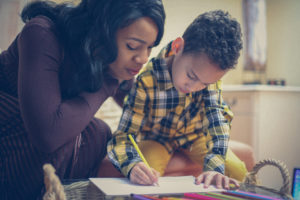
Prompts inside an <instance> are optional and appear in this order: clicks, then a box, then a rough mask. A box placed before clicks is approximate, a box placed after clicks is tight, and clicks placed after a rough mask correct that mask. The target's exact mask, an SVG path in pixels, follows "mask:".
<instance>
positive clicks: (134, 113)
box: [107, 48, 233, 176]
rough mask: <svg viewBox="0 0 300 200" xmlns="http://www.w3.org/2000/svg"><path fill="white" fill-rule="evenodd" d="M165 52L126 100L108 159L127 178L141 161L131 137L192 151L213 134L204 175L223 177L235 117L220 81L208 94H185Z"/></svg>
mask: <svg viewBox="0 0 300 200" xmlns="http://www.w3.org/2000/svg"><path fill="white" fill-rule="evenodd" d="M166 56H169V52H168V50H167V48H165V49H164V50H163V51H162V52H161V53H160V55H159V56H158V57H157V58H153V59H152V60H151V61H150V62H149V63H148V64H147V66H146V67H145V68H144V70H143V71H142V72H141V73H140V74H139V76H138V77H137V80H136V82H135V84H134V86H133V88H132V89H131V91H130V94H129V96H128V99H127V100H126V102H125V105H124V109H123V114H122V117H121V120H120V123H119V127H118V129H117V131H116V132H115V133H114V135H113V138H112V139H111V140H110V141H109V143H108V146H107V150H108V156H109V158H110V160H111V161H112V163H113V164H114V166H115V167H116V168H117V169H119V170H120V171H121V172H122V173H123V174H124V175H125V176H128V175H129V172H130V170H131V168H132V167H133V166H134V165H135V164H136V163H138V162H141V161H142V160H141V158H140V157H139V155H138V153H137V151H136V150H135V149H134V147H133V145H132V143H131V142H130V140H129V138H128V134H131V135H133V136H134V137H136V140H137V141H139V140H155V141H157V142H159V143H161V144H162V145H164V146H165V147H166V149H167V150H168V151H169V152H170V153H173V152H174V151H175V150H176V149H178V148H189V146H190V145H191V144H192V143H193V141H194V140H196V139H197V138H199V137H202V136H203V135H207V134H209V135H210V136H211V137H212V140H211V141H208V143H207V146H208V147H210V148H209V152H208V154H207V155H206V156H205V159H204V168H203V169H204V171H209V170H210V171H211V170H214V171H218V172H221V173H223V174H224V171H225V169H224V162H225V155H226V151H227V147H228V140H229V131H230V123H231V120H232V117H233V114H232V112H231V110H230V109H229V107H228V106H227V105H226V104H225V103H224V102H223V99H222V91H221V81H218V82H217V83H215V84H211V85H209V86H208V87H207V88H205V89H204V90H201V91H198V92H194V93H190V94H183V93H180V92H178V91H177V90H176V89H175V88H174V86H173V83H172V80H171V77H170V73H169V71H168V68H167V65H166V62H165V59H164V58H165V57H166Z"/></svg>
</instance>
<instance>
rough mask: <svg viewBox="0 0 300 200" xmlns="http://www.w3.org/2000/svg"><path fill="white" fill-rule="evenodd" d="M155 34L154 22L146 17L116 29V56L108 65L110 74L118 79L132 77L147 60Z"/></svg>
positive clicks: (156, 30) (156, 31) (156, 32)
mask: <svg viewBox="0 0 300 200" xmlns="http://www.w3.org/2000/svg"><path fill="white" fill-rule="evenodd" d="M157 34H158V28H157V26H156V24H155V23H154V22H153V21H152V19H150V18H148V17H142V18H139V19H138V20H136V21H135V22H133V23H132V24H130V25H129V26H127V27H125V28H122V29H120V30H118V31H117V36H116V42H117V46H118V57H117V58H116V60H115V61H114V62H113V63H111V64H110V65H109V71H110V73H111V74H112V76H113V77H115V78H116V79H118V80H119V81H122V80H129V79H132V78H133V77H134V76H135V75H136V74H137V73H138V72H139V71H140V69H141V68H142V66H143V65H144V64H145V63H146V62H147V61H148V57H149V55H150V53H151V50H152V47H153V45H154V43H155V41H156V38H157Z"/></svg>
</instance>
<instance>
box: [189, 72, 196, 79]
mask: <svg viewBox="0 0 300 200" xmlns="http://www.w3.org/2000/svg"><path fill="white" fill-rule="evenodd" d="M187 76H188V78H189V79H191V80H196V79H195V78H194V77H192V76H191V75H190V74H189V73H187Z"/></svg>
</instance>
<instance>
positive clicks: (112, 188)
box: [90, 176, 224, 196]
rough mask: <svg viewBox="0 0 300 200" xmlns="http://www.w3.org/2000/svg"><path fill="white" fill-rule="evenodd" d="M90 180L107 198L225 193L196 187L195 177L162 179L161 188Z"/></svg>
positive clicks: (126, 181)
mask: <svg viewBox="0 0 300 200" xmlns="http://www.w3.org/2000/svg"><path fill="white" fill-rule="evenodd" d="M90 180H91V182H92V183H94V184H95V185H96V186H97V187H98V188H99V189H100V190H101V191H102V192H103V193H104V194H105V195H107V196H111V195H114V196H120V195H130V194H182V193H187V192H215V191H219V192H220V191H224V190H223V189H217V188H216V187H214V186H209V187H208V188H204V187H203V184H200V185H196V184H195V177H193V176H176V177H160V178H159V181H158V184H159V186H144V185H137V184H133V183H131V182H130V181H129V180H128V179H127V178H90Z"/></svg>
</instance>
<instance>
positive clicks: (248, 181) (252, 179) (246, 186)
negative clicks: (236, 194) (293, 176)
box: [241, 159, 293, 199]
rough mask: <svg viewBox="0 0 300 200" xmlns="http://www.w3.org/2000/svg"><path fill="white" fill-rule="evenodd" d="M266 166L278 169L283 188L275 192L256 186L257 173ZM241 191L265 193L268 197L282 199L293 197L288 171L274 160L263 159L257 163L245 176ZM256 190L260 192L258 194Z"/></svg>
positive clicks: (283, 165)
mask: <svg viewBox="0 0 300 200" xmlns="http://www.w3.org/2000/svg"><path fill="white" fill-rule="evenodd" d="M267 165H271V166H275V167H277V168H278V169H279V171H280V173H281V176H282V178H283V186H282V187H281V188H280V190H275V189H272V188H268V187H265V186H262V185H259V184H258V181H257V173H258V171H259V170H260V169H261V168H262V167H264V166H267ZM241 189H242V190H245V191H249V192H257V193H260V192H261V191H263V193H267V194H268V195H272V196H275V197H279V198H282V199H293V197H292V196H291V195H290V189H291V182H290V175H289V171H288V169H287V167H286V165H285V164H284V163H283V162H282V161H278V160H274V159H264V160H262V161H260V162H258V163H257V164H256V165H255V166H254V167H253V170H252V171H251V172H249V173H248V174H247V176H246V178H245V179H244V181H243V183H242V184H241ZM253 190H255V191H253ZM258 190H260V191H259V192H258Z"/></svg>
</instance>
